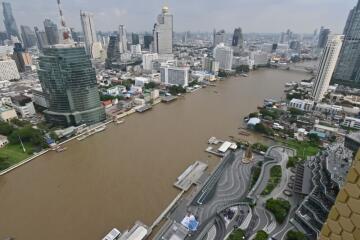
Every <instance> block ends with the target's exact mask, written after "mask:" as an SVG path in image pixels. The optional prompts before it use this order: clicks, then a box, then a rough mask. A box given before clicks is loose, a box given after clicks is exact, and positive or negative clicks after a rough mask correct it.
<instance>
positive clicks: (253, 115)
mask: <svg viewBox="0 0 360 240" xmlns="http://www.w3.org/2000/svg"><path fill="white" fill-rule="evenodd" d="M258 116H259V113H258V112H253V113H250V114H249V118H254V117H258Z"/></svg>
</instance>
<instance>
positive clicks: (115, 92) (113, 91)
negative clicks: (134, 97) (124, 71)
mask: <svg viewBox="0 0 360 240" xmlns="http://www.w3.org/2000/svg"><path fill="white" fill-rule="evenodd" d="M123 92H126V87H125V86H122V85H116V86H114V87H111V88H108V89H106V94H107V95H110V96H113V97H116V96H120V95H121V94H122V93H123Z"/></svg>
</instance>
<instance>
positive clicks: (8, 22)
mask: <svg viewBox="0 0 360 240" xmlns="http://www.w3.org/2000/svg"><path fill="white" fill-rule="evenodd" d="M2 7H3V15H4V25H5V29H6V33H7V37H8V39H11V36H14V37H17V38H18V40H19V41H21V36H20V34H19V30H18V27H17V25H16V21H15V18H14V15H13V12H12V8H11V4H10V3H9V2H3V3H2Z"/></svg>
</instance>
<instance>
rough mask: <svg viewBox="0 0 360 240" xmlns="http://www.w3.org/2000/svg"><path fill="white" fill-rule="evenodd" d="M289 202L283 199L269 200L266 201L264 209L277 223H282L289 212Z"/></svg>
mask: <svg viewBox="0 0 360 240" xmlns="http://www.w3.org/2000/svg"><path fill="white" fill-rule="evenodd" d="M290 208H291V205H290V202H289V201H287V200H284V199H273V198H270V199H268V200H267V201H266V209H267V210H269V211H270V212H272V213H273V214H274V216H275V219H276V221H277V222H278V223H283V222H284V221H285V219H286V218H287V215H288V213H289V211H290Z"/></svg>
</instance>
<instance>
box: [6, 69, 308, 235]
mask: <svg viewBox="0 0 360 240" xmlns="http://www.w3.org/2000/svg"><path fill="white" fill-rule="evenodd" d="M306 77H307V75H304V74H300V73H292V72H287V71H277V70H271V69H261V70H258V71H255V72H253V73H251V74H250V76H249V77H247V78H229V79H226V80H225V81H221V82H219V83H218V86H217V87H216V88H215V87H208V88H205V89H203V90H200V91H197V92H196V93H194V94H189V95H187V96H186V98H181V99H178V100H177V101H175V102H173V103H171V104H159V105H158V106H157V107H156V108H154V109H153V110H152V111H149V112H146V113H143V114H141V116H140V114H132V115H130V116H127V119H126V122H125V123H124V124H120V125H115V124H110V125H108V127H107V128H108V129H107V130H106V131H104V132H101V133H99V134H96V135H94V136H92V137H89V138H88V139H86V140H85V141H72V142H68V143H66V144H64V146H65V147H68V150H67V151H65V152H62V153H61V154H59V153H56V152H53V151H51V152H49V153H47V154H46V155H43V156H41V157H38V158H37V159H36V160H33V161H32V162H31V164H25V165H23V166H22V167H20V168H17V169H15V170H13V171H11V172H9V173H8V174H6V175H3V176H1V177H0V194H1V196H2V197H1V198H0V211H1V212H2V214H1V216H0V226H2V227H1V229H0V239H1V238H5V237H7V236H14V237H16V238H17V239H20V240H21V239H27V240H32V239H34V240H35V239H36V240H37V239H49V238H51V239H55V240H57V239H101V237H103V236H105V235H106V233H108V232H109V231H110V230H111V228H113V227H116V228H118V229H128V228H129V226H132V225H133V224H134V223H135V222H136V221H137V220H140V221H142V222H144V223H145V224H147V225H148V226H149V225H151V224H152V222H153V221H154V219H155V218H156V217H157V216H159V214H160V213H161V212H162V211H163V210H164V209H165V208H166V206H168V205H169V203H170V202H171V201H172V200H173V199H174V198H175V197H176V196H177V195H178V194H179V190H177V189H175V188H174V187H173V186H172V185H173V182H174V181H175V180H176V177H178V176H179V175H180V174H181V173H182V172H183V171H184V169H186V168H187V167H188V166H189V165H190V164H192V163H193V162H194V161H196V160H200V161H203V162H204V163H207V164H208V165H209V168H210V171H211V169H212V168H213V167H214V166H216V165H217V163H218V158H216V157H213V156H210V155H208V154H207V153H205V152H204V151H203V149H205V148H206V146H207V140H208V138H209V136H217V137H219V138H222V139H228V137H229V136H236V137H237V138H239V137H240V136H239V135H238V134H239V133H238V128H239V127H242V121H241V119H243V118H244V117H245V116H246V115H247V114H248V113H249V112H253V111H254V110H256V108H257V106H258V105H262V104H263V100H264V98H269V97H278V98H280V97H281V96H283V89H284V84H285V83H286V82H289V81H300V80H302V79H304V78H306ZM241 138H244V139H246V140H248V141H251V142H257V141H259V139H258V138H257V137H256V136H241ZM3 196H4V197H3ZM59 199H61V201H59ZM55 203H56V204H55ZM14 209H16V211H14ZM3 216H4V217H3ZM94 216H96V217H95V218H94ZM44 226H46V228H44ZM79 229H86V231H79Z"/></svg>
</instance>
